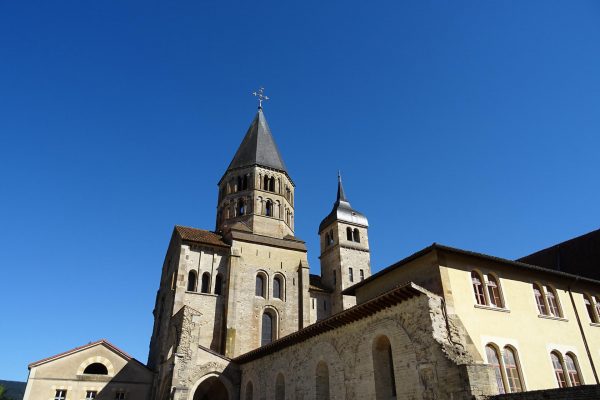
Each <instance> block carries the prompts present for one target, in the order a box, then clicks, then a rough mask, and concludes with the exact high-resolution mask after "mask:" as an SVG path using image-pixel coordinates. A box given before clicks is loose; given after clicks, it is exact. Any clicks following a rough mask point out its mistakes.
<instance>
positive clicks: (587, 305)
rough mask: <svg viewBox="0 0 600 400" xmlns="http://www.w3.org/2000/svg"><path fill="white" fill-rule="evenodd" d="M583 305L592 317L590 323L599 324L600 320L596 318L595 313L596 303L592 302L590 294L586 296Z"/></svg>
mask: <svg viewBox="0 0 600 400" xmlns="http://www.w3.org/2000/svg"><path fill="white" fill-rule="evenodd" d="M583 303H584V304H585V309H586V311H587V313H588V317H590V321H591V322H594V323H597V322H598V318H596V314H595V313H594V301H593V300H592V296H590V295H589V294H584V295H583Z"/></svg>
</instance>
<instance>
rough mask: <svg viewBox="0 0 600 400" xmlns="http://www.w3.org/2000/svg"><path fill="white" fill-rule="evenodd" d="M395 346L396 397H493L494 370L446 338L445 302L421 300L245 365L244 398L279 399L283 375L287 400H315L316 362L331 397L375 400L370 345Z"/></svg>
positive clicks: (417, 299) (408, 302)
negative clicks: (382, 341)
mask: <svg viewBox="0 0 600 400" xmlns="http://www.w3.org/2000/svg"><path fill="white" fill-rule="evenodd" d="M382 335H385V336H387V338H388V339H389V341H390V344H391V348H392V354H393V360H394V361H393V363H394V375H395V383H396V389H397V398H398V399H407V400H415V399H427V400H429V399H437V400H443V399H453V400H460V399H464V400H467V399H469V400H471V399H473V398H484V397H483V396H485V395H490V394H493V393H494V392H493V390H494V389H493V387H494V386H493V384H494V378H493V371H492V370H491V368H490V367H488V366H486V365H484V364H475V363H473V360H472V359H471V358H470V356H469V355H468V353H467V352H466V351H465V347H464V344H463V343H462V342H460V338H459V337H456V338H452V337H450V336H449V331H448V329H447V321H446V319H445V318H444V315H443V308H442V303H441V299H440V298H438V297H434V296H432V297H429V296H426V295H422V296H419V297H416V298H412V299H410V300H407V301H404V302H403V303H401V304H398V305H396V306H393V307H391V308H389V309H386V310H383V311H380V312H377V313H375V314H373V315H371V316H369V317H366V318H364V319H362V320H359V321H356V322H353V323H351V324H348V325H345V326H343V327H340V328H337V329H335V330H332V331H329V332H326V333H323V334H321V335H319V336H316V337H313V338H310V339H308V340H306V341H304V342H301V343H298V344H296V345H293V346H290V347H287V348H285V349H282V350H280V351H278V352H276V353H274V354H271V355H266V356H264V357H262V358H259V359H256V360H253V361H250V362H247V363H245V364H243V365H241V366H240V368H241V373H242V379H241V384H242V385H241V395H242V397H241V398H246V397H245V396H246V392H245V391H246V389H247V388H248V387H249V386H248V382H252V387H253V388H254V393H253V398H254V399H261V400H262V399H264V400H267V399H274V398H275V397H274V396H275V382H276V377H277V375H278V374H280V373H281V374H283V376H284V378H285V398H286V399H292V398H293V399H314V398H315V390H316V389H315V387H316V384H315V379H316V376H315V373H316V367H317V364H318V363H319V362H321V361H324V362H325V363H326V364H327V366H328V369H329V387H330V397H331V399H332V400H335V399H350V400H355V399H356V400H358V399H374V398H375V383H374V382H375V381H374V368H373V343H374V341H375V340H376V339H377V338H379V337H380V336H382Z"/></svg>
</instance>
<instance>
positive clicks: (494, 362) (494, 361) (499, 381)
mask: <svg viewBox="0 0 600 400" xmlns="http://www.w3.org/2000/svg"><path fill="white" fill-rule="evenodd" d="M485 354H486V355H487V359H488V363H489V364H490V365H491V366H492V367H493V368H494V375H495V376H496V385H497V386H498V393H500V394H503V393H506V387H505V386H504V379H503V378H502V369H501V367H500V357H499V356H498V350H497V349H496V348H495V347H494V346H492V345H491V344H488V345H487V346H485Z"/></svg>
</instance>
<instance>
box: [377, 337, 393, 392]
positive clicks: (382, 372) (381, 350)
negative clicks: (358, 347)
mask: <svg viewBox="0 0 600 400" xmlns="http://www.w3.org/2000/svg"><path fill="white" fill-rule="evenodd" d="M373 372H374V373H375V398H376V399H377V400H382V399H385V400H389V399H390V398H391V397H395V396H396V379H395V374H394V360H393V356H392V346H391V344H390V340H389V339H388V338H387V336H380V337H378V338H377V339H375V341H374V342H373Z"/></svg>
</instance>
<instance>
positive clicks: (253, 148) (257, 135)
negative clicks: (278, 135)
mask: <svg viewBox="0 0 600 400" xmlns="http://www.w3.org/2000/svg"><path fill="white" fill-rule="evenodd" d="M252 165H261V166H263V167H269V168H274V169H276V170H279V171H283V172H285V173H287V169H286V167H285V164H284V162H283V159H282V158H281V154H280V153H279V149H278V148H277V145H276V144H275V140H274V139H273V135H272V134H271V129H270V128H269V124H267V119H266V118H265V114H264V112H263V110H262V107H259V108H258V112H257V113H256V117H254V120H253V121H252V124H250V128H248V132H246V136H244V139H243V140H242V143H241V144H240V147H239V148H238V150H237V152H236V153H235V156H233V160H231V163H230V164H229V167H228V168H227V169H228V170H230V169H234V168H241V167H249V166H252Z"/></svg>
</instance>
